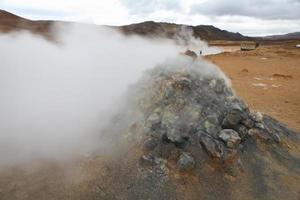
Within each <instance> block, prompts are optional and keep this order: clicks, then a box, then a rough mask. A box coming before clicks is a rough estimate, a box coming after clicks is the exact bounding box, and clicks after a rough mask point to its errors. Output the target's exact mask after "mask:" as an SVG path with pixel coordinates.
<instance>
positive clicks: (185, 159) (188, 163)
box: [177, 152, 195, 171]
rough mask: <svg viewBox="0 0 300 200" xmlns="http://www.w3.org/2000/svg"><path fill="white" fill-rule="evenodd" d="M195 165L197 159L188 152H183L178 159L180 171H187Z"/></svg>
mask: <svg viewBox="0 0 300 200" xmlns="http://www.w3.org/2000/svg"><path fill="white" fill-rule="evenodd" d="M194 166H195V160H194V158H193V157H192V156H190V155H189V154H188V153H185V152H184V153H182V154H181V155H180V158H179V160H178V161H177V169H179V170H180V171H187V170H191V169H193V168H194Z"/></svg>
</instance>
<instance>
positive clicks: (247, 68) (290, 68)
mask: <svg viewBox="0 0 300 200" xmlns="http://www.w3.org/2000/svg"><path fill="white" fill-rule="evenodd" d="M220 43H221V44H222V45H225V46H220V47H221V48H222V47H223V48H224V49H225V51H234V52H224V53H221V54H218V55H212V56H207V59H208V60H210V61H211V62H213V63H215V64H216V65H218V66H219V67H220V68H221V69H222V70H223V71H224V73H225V74H226V75H227V76H228V77H229V78H230V80H231V82H232V86H233V88H234V90H235V91H236V92H237V94H238V95H239V96H240V97H241V98H242V99H244V100H245V101H246V103H247V104H248V105H249V106H250V108H252V109H254V110H260V111H261V112H264V113H267V114H269V115H271V116H273V117H275V118H277V119H279V120H281V121H282V122H284V123H286V124H287V125H289V127H291V128H293V129H295V130H298V131H299V130H300V117H299V115H300V96H299V95H300V87H299V85H300V68H299V65H300V51H299V48H295V46H296V44H297V41H287V42H281V43H274V44H265V45H264V44H263V45H262V46H260V47H259V48H258V49H256V50H254V51H244V52H241V51H239V46H237V45H236V46H234V45H232V44H230V42H219V43H217V44H216V45H220ZM228 43H229V44H228ZM298 43H299V41H298Z"/></svg>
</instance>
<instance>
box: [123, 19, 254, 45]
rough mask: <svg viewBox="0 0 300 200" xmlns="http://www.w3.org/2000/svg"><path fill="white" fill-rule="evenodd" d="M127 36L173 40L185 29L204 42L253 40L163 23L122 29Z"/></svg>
mask: <svg viewBox="0 0 300 200" xmlns="http://www.w3.org/2000/svg"><path fill="white" fill-rule="evenodd" d="M120 28H121V30H122V31H123V32H124V33H126V34H138V35H142V36H155V37H157V36H159V37H168V38H173V37H177V36H178V35H180V34H181V32H182V31H183V30H185V29H188V30H191V31H193V33H194V36H195V37H196V38H201V39H204V40H251V38H250V37H246V36H243V35H242V34H240V33H232V32H228V31H225V30H221V29H218V28H216V27H214V26H210V25H199V26H187V25H182V24H172V23H162V22H153V21H147V22H142V23H138V24H131V25H126V26H122V27H120Z"/></svg>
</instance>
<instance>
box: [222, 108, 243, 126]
mask: <svg viewBox="0 0 300 200" xmlns="http://www.w3.org/2000/svg"><path fill="white" fill-rule="evenodd" d="M242 119H243V118H242V113H241V111H240V110H237V109H234V110H232V111H230V112H229V113H228V114H227V115H226V117H225V118H224V120H223V122H222V127H223V128H234V127H235V126H236V125H238V124H239V123H240V122H241V121H242Z"/></svg>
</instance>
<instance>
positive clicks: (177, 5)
mask: <svg viewBox="0 0 300 200" xmlns="http://www.w3.org/2000/svg"><path fill="white" fill-rule="evenodd" d="M120 1H121V3H122V4H123V5H124V6H125V7H126V8H127V9H128V10H129V12H130V13H131V14H134V15H147V14H150V13H152V12H155V11H157V10H180V9H181V1H180V0H140V1H136V0H120Z"/></svg>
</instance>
